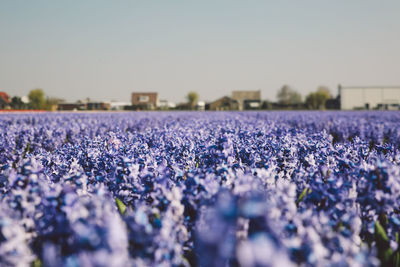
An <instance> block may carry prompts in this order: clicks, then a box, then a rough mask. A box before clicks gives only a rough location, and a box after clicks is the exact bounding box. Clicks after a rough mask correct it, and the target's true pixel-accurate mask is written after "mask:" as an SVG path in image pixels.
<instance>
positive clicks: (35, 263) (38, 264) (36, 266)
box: [31, 259, 43, 267]
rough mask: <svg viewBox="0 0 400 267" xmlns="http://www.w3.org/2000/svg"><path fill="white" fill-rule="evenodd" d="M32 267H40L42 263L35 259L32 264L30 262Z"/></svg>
mask: <svg viewBox="0 0 400 267" xmlns="http://www.w3.org/2000/svg"><path fill="white" fill-rule="evenodd" d="M31 266H32V267H42V266H43V264H42V262H41V261H40V259H35V260H34V261H33V262H32V265H31Z"/></svg>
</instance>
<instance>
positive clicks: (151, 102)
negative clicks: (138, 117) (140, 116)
mask: <svg viewBox="0 0 400 267" xmlns="http://www.w3.org/2000/svg"><path fill="white" fill-rule="evenodd" d="M132 106H134V107H136V108H139V109H155V108H157V106H158V94H157V93H132Z"/></svg>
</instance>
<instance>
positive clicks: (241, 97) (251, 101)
mask: <svg viewBox="0 0 400 267" xmlns="http://www.w3.org/2000/svg"><path fill="white" fill-rule="evenodd" d="M232 99H233V100H236V101H237V103H238V106H239V110H243V109H255V108H259V107H260V105H261V91H260V90H256V91H233V92H232Z"/></svg>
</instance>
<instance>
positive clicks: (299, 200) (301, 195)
mask: <svg viewBox="0 0 400 267" xmlns="http://www.w3.org/2000/svg"><path fill="white" fill-rule="evenodd" d="M307 190H308V188H307V187H306V188H304V189H303V192H301V194H300V196H299V198H298V199H297V200H296V204H299V203H300V202H301V201H303V198H304V197H305V196H306V194H307Z"/></svg>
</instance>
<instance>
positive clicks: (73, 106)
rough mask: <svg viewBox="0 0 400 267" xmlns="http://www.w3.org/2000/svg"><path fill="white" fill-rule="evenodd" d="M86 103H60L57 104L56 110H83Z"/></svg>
mask: <svg viewBox="0 0 400 267" xmlns="http://www.w3.org/2000/svg"><path fill="white" fill-rule="evenodd" d="M85 109H86V105H85V104H84V103H60V104H58V110H60V111H77V110H85Z"/></svg>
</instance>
